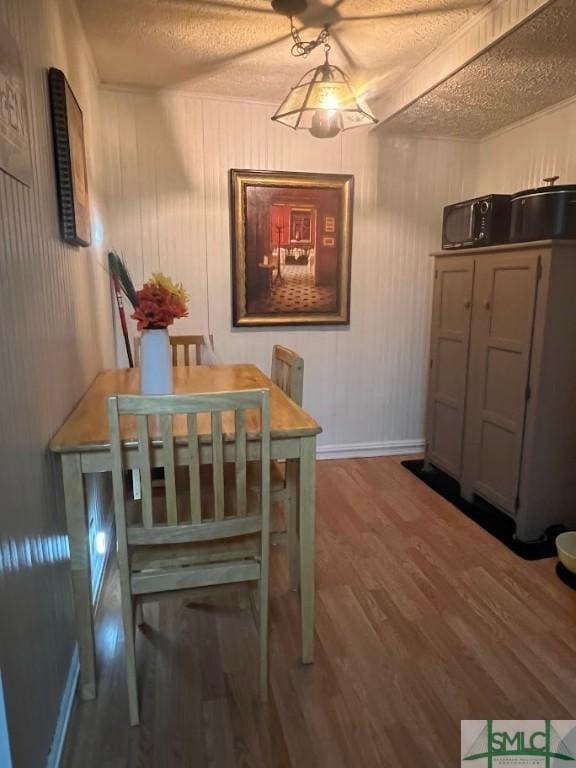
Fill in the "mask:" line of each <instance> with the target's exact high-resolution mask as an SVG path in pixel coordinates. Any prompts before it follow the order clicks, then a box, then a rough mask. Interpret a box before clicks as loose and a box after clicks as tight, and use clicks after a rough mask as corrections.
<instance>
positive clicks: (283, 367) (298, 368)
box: [270, 344, 304, 405]
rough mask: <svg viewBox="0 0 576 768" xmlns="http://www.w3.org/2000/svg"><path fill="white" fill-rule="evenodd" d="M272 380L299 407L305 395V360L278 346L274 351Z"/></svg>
mask: <svg viewBox="0 0 576 768" xmlns="http://www.w3.org/2000/svg"><path fill="white" fill-rule="evenodd" d="M270 378H271V379H272V381H273V382H274V384H276V385H277V386H278V387H280V389H281V390H282V391H283V392H285V393H286V394H287V395H288V397H289V398H290V399H291V400H294V402H295V403H296V404H297V405H302V398H303V393H304V360H303V359H302V358H301V357H300V355H298V354H297V353H296V352H293V351H292V350H291V349H287V348H286V347H281V346H280V345H279V344H276V345H275V346H274V348H273V350H272V371H271V376H270Z"/></svg>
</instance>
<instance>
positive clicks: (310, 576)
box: [299, 436, 316, 664]
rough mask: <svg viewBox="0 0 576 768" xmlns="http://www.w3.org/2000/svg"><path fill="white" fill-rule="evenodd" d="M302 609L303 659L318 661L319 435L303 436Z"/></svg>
mask: <svg viewBox="0 0 576 768" xmlns="http://www.w3.org/2000/svg"><path fill="white" fill-rule="evenodd" d="M299 497H300V498H299V507H300V610H301V622H302V662H303V663H304V664H312V662H313V661H314V534H315V518H316V437H315V436H314V437H303V438H301V439H300V493H299Z"/></svg>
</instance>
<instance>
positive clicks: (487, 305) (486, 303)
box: [482, 299, 490, 309]
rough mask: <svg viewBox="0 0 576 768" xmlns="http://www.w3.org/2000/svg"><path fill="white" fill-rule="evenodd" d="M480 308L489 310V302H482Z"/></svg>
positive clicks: (485, 300)
mask: <svg viewBox="0 0 576 768" xmlns="http://www.w3.org/2000/svg"><path fill="white" fill-rule="evenodd" d="M482 306H483V307H484V309H490V301H489V300H488V299H484V301H483V302H482Z"/></svg>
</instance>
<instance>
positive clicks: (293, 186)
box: [230, 169, 354, 326]
mask: <svg viewBox="0 0 576 768" xmlns="http://www.w3.org/2000/svg"><path fill="white" fill-rule="evenodd" d="M353 187H354V177H353V176H348V175H340V174H318V173H284V172H276V171H244V170H236V169H232V170H231V171H230V213H231V245H232V249H231V250H232V305H233V307H232V315H233V323H234V325H235V326H262V325H333V324H334V325H346V324H348V323H349V322H350V274H351V247H352V206H353ZM327 218H331V219H332V221H333V222H334V230H333V231H334V235H333V236H330V237H323V233H322V225H323V224H324V228H325V222H326V219H327Z"/></svg>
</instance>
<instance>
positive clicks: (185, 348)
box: [134, 336, 206, 366]
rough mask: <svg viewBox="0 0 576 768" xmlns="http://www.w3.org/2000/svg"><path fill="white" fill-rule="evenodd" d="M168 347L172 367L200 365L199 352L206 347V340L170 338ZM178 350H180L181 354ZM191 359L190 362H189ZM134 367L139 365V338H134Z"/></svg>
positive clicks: (202, 338)
mask: <svg viewBox="0 0 576 768" xmlns="http://www.w3.org/2000/svg"><path fill="white" fill-rule="evenodd" d="M170 346H171V347H172V365H200V364H201V362H202V359H201V350H202V347H204V346H206V339H205V337H204V336H170ZM192 349H193V352H192V356H191V354H190V352H191V350H192ZM179 350H182V354H180V353H179ZM191 357H192V362H190V360H191ZM134 365H136V366H139V365H140V336H135V337H134Z"/></svg>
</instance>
